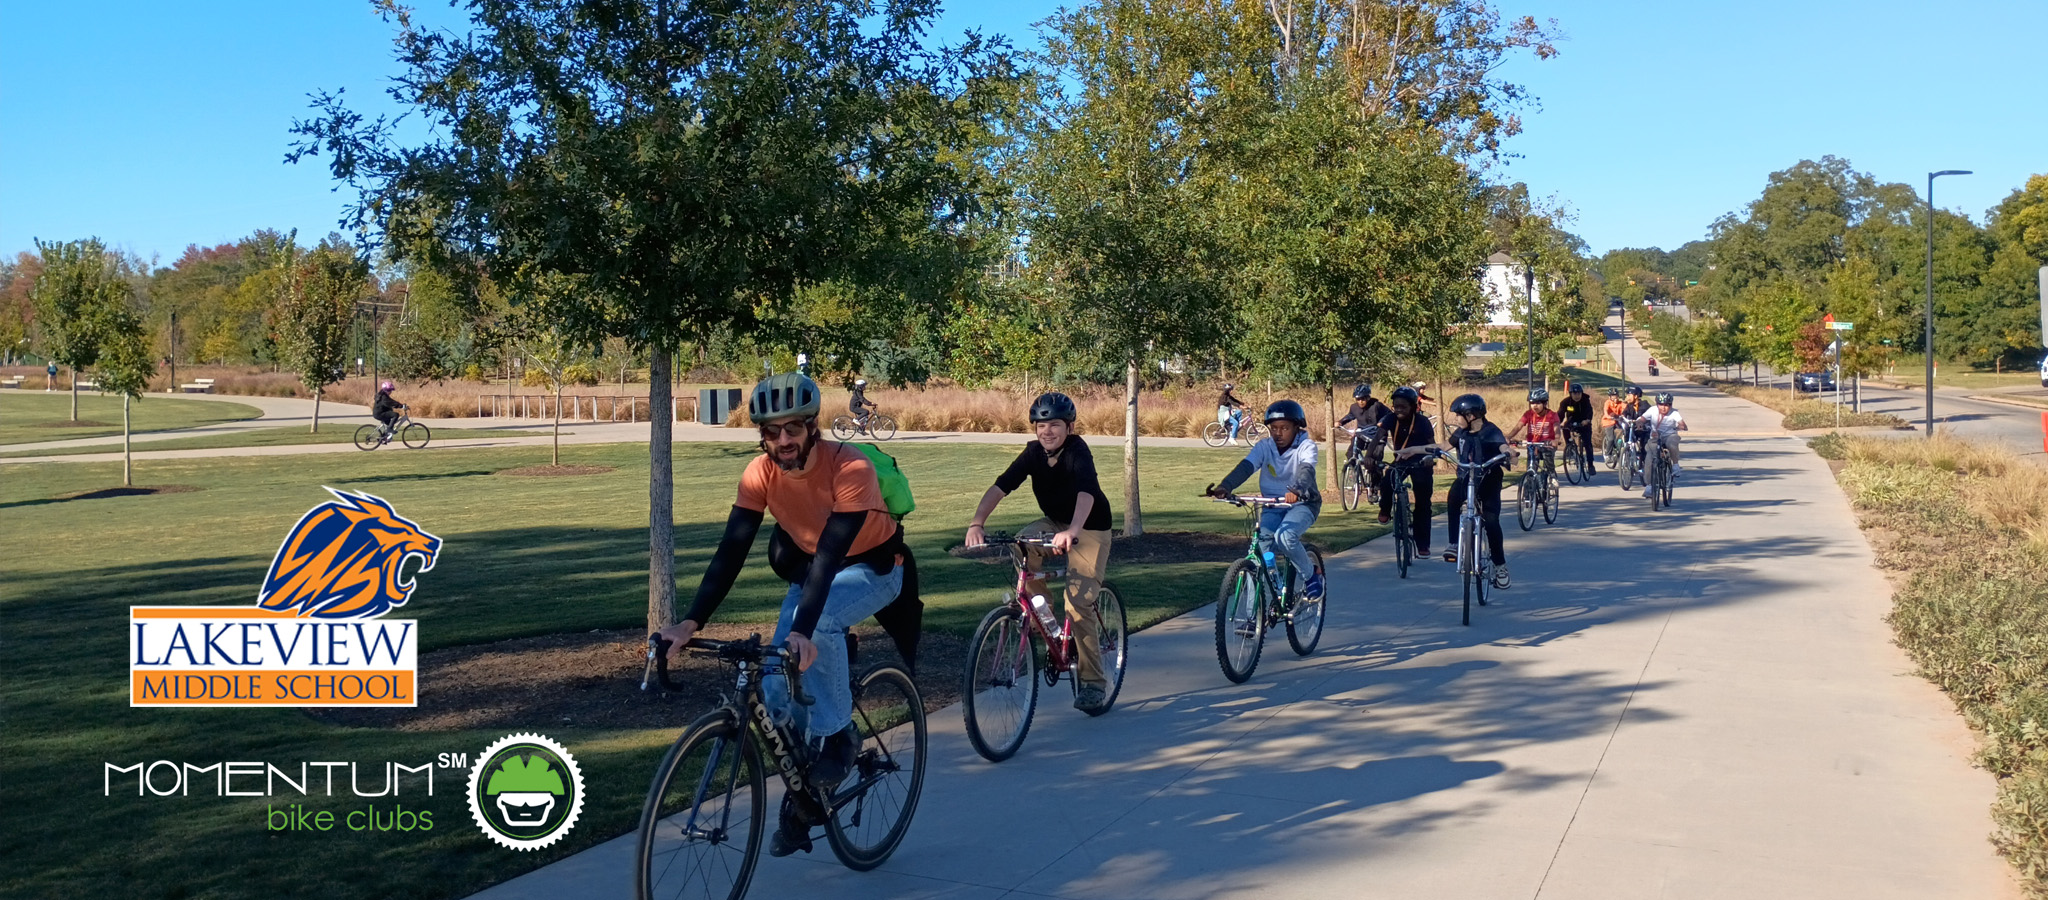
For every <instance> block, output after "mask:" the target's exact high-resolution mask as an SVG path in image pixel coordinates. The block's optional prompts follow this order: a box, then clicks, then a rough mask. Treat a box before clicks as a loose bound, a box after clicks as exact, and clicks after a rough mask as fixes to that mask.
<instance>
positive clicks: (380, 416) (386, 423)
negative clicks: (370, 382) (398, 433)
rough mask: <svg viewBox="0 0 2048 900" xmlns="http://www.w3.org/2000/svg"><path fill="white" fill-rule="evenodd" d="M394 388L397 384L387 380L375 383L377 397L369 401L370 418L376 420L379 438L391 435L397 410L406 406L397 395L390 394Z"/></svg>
mask: <svg viewBox="0 0 2048 900" xmlns="http://www.w3.org/2000/svg"><path fill="white" fill-rule="evenodd" d="M396 389H397V386H396V385H393V384H392V383H391V382H389V381H387V382H384V383H383V384H380V385H377V399H375V400H372V401H370V418H373V419H376V420H377V425H378V426H379V427H378V428H377V434H378V437H380V438H389V437H391V429H392V427H393V426H395V425H397V424H398V411H399V410H401V409H405V408H406V406H405V404H403V403H400V402H398V398H397V397H393V396H391V392H392V391H394V390H396Z"/></svg>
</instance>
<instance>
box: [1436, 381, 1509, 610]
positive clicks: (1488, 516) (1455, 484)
mask: <svg viewBox="0 0 2048 900" xmlns="http://www.w3.org/2000/svg"><path fill="white" fill-rule="evenodd" d="M1451 418H1452V419H1453V420H1454V421H1453V424H1452V428H1451V436H1450V437H1449V438H1448V439H1446V440H1445V441H1444V442H1443V443H1441V444H1438V445H1437V449H1440V450H1448V451H1455V452H1456V454H1457V457H1458V461H1459V462H1462V463H1479V462H1485V461H1487V460H1489V459H1492V458H1494V457H1496V456H1499V455H1500V451H1501V448H1503V447H1506V446H1507V443H1508V437H1507V435H1505V434H1502V433H1501V431H1500V426H1498V425H1495V424H1493V423H1492V422H1489V421H1487V420H1486V398H1484V397H1481V396H1479V395H1478V394H1465V395H1462V396H1460V397H1459V398H1458V399H1456V400H1453V401H1451ZM1504 468H1505V466H1504V465H1496V466H1494V467H1493V468H1490V469H1487V470H1486V471H1485V472H1484V473H1481V475H1480V477H1479V518H1480V521H1481V522H1482V523H1483V524H1484V525H1485V531H1486V549H1487V552H1488V555H1490V556H1492V557H1493V586H1494V587H1496V588H1501V589H1506V588H1507V586H1508V555H1507V551H1506V550H1505V549H1503V548H1502V547H1501V533H1500V488H1501V473H1502V470H1503V469H1504ZM1467 477H1469V476H1467V475H1466V473H1465V470H1463V469H1460V470H1458V477H1457V479H1456V480H1454V481H1452V482H1451V495H1450V506H1451V511H1450V516H1451V519H1450V521H1451V532H1450V534H1451V543H1450V546H1449V548H1448V549H1446V550H1445V551H1444V562H1451V563H1454V562H1457V561H1458V514H1459V513H1461V512H1463V511H1464V509H1465V489H1466V488H1467V487H1468V482H1466V480H1465V479H1466V478H1467Z"/></svg>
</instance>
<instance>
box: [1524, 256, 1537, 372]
mask: <svg viewBox="0 0 2048 900" xmlns="http://www.w3.org/2000/svg"><path fill="white" fill-rule="evenodd" d="M1522 300H1523V303H1524V304H1525V305H1526V308H1527V310H1528V313H1527V318H1526V319H1525V320H1524V321H1523V322H1522V330H1523V333H1522V341H1523V342H1524V343H1526V344H1528V345H1529V391H1530V392H1531V393H1534V392H1535V390H1536V267H1535V266H1533V265H1530V264H1529V263H1527V262H1524V263H1522Z"/></svg>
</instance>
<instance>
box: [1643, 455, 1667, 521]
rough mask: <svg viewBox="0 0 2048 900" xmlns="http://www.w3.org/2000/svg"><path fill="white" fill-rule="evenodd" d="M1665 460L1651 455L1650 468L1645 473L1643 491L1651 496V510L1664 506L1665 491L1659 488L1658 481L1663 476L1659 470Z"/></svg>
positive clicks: (1654, 510)
mask: <svg viewBox="0 0 2048 900" xmlns="http://www.w3.org/2000/svg"><path fill="white" fill-rule="evenodd" d="M1663 462H1664V461H1663V460H1662V459H1660V458H1658V457H1656V456H1652V457H1650V459H1649V464H1650V470H1649V471H1648V472H1644V473H1643V493H1644V494H1646V495H1648V496H1649V498H1650V511H1651V512H1656V511H1657V510H1660V509H1663V508H1664V492H1663V491H1660V490H1658V489H1657V481H1658V479H1660V478H1662V477H1663V476H1662V474H1661V472H1660V471H1659V470H1661V469H1662V468H1663Z"/></svg>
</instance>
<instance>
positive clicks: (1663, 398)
mask: <svg viewBox="0 0 2048 900" xmlns="http://www.w3.org/2000/svg"><path fill="white" fill-rule="evenodd" d="M1657 405H1658V406H1670V405H1672V404H1671V393H1670V392H1669V391H1666V392H1664V393H1661V394H1658V395H1657Z"/></svg>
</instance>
